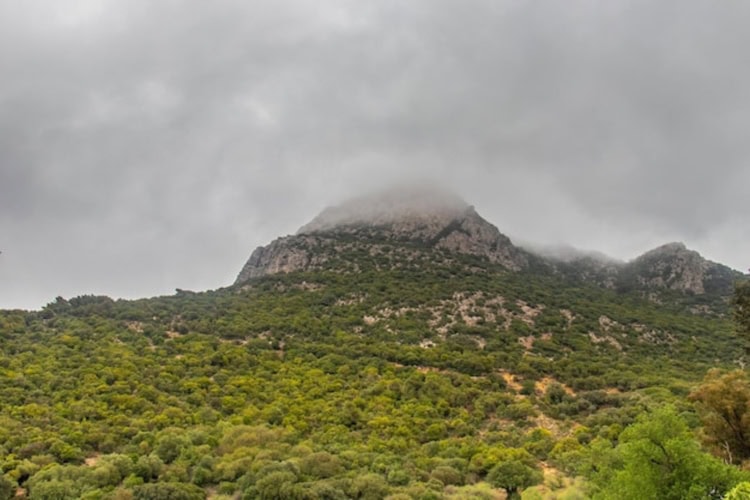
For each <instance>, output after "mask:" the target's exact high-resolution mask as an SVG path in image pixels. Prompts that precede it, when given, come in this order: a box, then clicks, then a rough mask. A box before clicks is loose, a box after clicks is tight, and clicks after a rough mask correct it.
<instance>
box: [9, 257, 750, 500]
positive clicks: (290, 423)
mask: <svg viewBox="0 0 750 500" xmlns="http://www.w3.org/2000/svg"><path fill="white" fill-rule="evenodd" d="M352 251H353V252H355V254H353V255H351V256H349V257H350V259H349V260H348V262H353V261H355V260H356V262H358V265H357V269H356V272H353V271H351V270H349V271H346V272H342V271H341V269H342V263H341V262H337V261H335V260H331V262H329V263H328V267H327V268H325V269H321V270H319V271H315V272H299V273H292V274H287V275H277V276H269V277H264V278H258V279H254V280H251V281H249V282H247V283H245V284H243V285H238V286H233V287H230V288H226V289H221V290H217V291H210V292H201V293H194V292H189V291H182V290H178V291H177V293H176V294H175V295H173V296H169V297H159V298H153V299H143V300H134V301H125V300H117V301H114V300H111V299H109V298H107V297H96V296H82V297H76V298H72V299H69V300H65V299H63V298H58V299H57V300H55V301H54V302H52V303H50V304H49V305H47V306H46V307H45V308H43V309H42V310H41V311H32V312H26V311H2V312H0V339H1V342H0V402H1V403H2V406H0V467H2V476H0V498H12V497H14V496H17V497H27V498H32V499H67V498H86V499H129V498H133V499H161V498H164V499H193V498H195V499H202V498H214V499H222V498H223V499H229V498H248V499H249V498H261V499H284V498H291V499H318V498H321V499H345V498H357V499H380V498H389V499H392V500H395V499H412V498H413V499H440V498H452V499H463V498H466V499H468V498H480V499H481V498H486V499H496V498H497V499H501V498H505V497H506V496H508V497H511V498H518V497H521V498H524V499H548V498H549V499H551V498H559V499H569V500H572V499H583V498H618V499H627V498H632V499H648V498H659V499H679V498H696V499H698V498H723V497H724V496H725V495H728V496H727V498H747V497H746V496H742V495H743V493H742V492H743V491H748V490H747V485H746V484H743V481H749V480H750V474H749V473H748V472H746V471H745V467H743V464H744V461H745V460H747V459H750V411H749V410H750V409H749V408H748V403H749V402H750V382H748V379H747V376H746V374H745V372H744V371H742V370H737V368H738V364H741V363H742V360H743V359H745V358H744V357H743V356H744V347H745V346H746V343H745V339H746V337H747V336H748V335H749V334H748V323H749V322H748V321H747V311H748V307H747V286H746V285H739V286H738V291H737V293H736V296H735V301H734V302H735V303H734V311H735V313H736V314H735V318H734V319H735V320H733V316H732V314H731V311H732V309H731V305H730V304H728V303H726V302H725V301H723V300H721V299H716V298H714V299H711V300H712V301H713V302H711V303H710V305H711V308H710V310H708V312H705V313H702V314H698V313H695V312H694V311H693V312H691V308H692V309H694V308H695V306H696V305H705V304H704V303H705V302H706V301H707V300H708V299H707V298H705V297H683V296H680V297H675V299H676V300H670V299H669V297H668V296H664V297H661V298H660V300H658V301H655V300H652V299H650V298H649V297H646V296H644V295H643V294H639V293H635V292H633V293H629V292H622V291H620V292H617V291H613V290H607V289H603V288H600V287H595V286H590V285H586V284H583V283H578V284H576V283H575V282H571V281H570V280H563V278H562V277H559V276H557V277H556V276H554V275H549V274H544V273H539V272H534V271H533V270H529V271H526V272H517V273H514V272H507V271H506V270H504V269H502V268H500V267H496V266H493V265H491V264H489V263H487V262H485V261H482V260H481V259H479V258H471V257H457V256H449V255H447V254H446V255H443V256H442V257H443V258H442V260H441V259H437V260H435V261H434V262H439V265H438V264H433V265H426V263H425V262H424V261H420V260H419V259H416V260H407V261H405V263H404V262H401V263H400V264H399V265H394V263H393V262H392V260H391V259H392V258H393V257H392V254H382V255H375V256H373V255H370V254H368V253H366V252H361V253H357V252H358V251H357V250H352ZM344 268H345V266H344ZM737 325H739V326H737ZM732 370H734V371H732ZM728 416H730V417H731V418H728ZM745 432H747V434H748V435H747V436H745ZM733 488H734V491H732V492H730V490H732V489H733Z"/></svg>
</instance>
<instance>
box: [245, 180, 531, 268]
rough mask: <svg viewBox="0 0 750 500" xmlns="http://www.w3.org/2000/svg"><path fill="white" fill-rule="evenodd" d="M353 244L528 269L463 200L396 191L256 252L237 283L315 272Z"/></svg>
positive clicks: (320, 219) (331, 214) (356, 203)
mask: <svg viewBox="0 0 750 500" xmlns="http://www.w3.org/2000/svg"><path fill="white" fill-rule="evenodd" d="M352 238H356V239H357V240H358V241H360V242H362V243H365V242H377V243H383V242H391V243H397V244H398V243H411V244H416V245H419V246H420V247H426V248H437V249H443V250H447V251H450V252H457V253H461V254H468V255H475V256H479V257H484V258H486V259H487V260H488V261H489V262H492V263H495V264H500V265H502V266H504V267H506V268H507V269H510V270H520V269H523V268H524V267H526V266H527V265H528V255H527V254H526V252H524V251H523V250H521V249H519V248H517V247H516V246H514V245H513V243H512V242H511V241H510V239H509V238H508V237H507V236H505V235H503V234H501V233H500V231H498V229H497V228H496V227H495V226H493V225H492V224H490V223H489V222H487V221H486V220H485V219H483V218H482V217H481V216H480V215H479V214H478V213H477V212H476V210H474V207H472V206H470V205H468V204H466V203H465V202H464V201H463V200H461V199H460V198H457V197H456V196H454V195H452V194H449V193H446V192H444V191H440V190H435V189H398V190H389V191H387V192H383V193H379V194H376V195H372V196H367V197H362V198H356V199H353V200H350V201H348V202H346V203H343V204H341V205H339V206H336V207H331V208H327V209H325V210H324V211H323V212H322V213H321V214H320V215H318V216H317V217H315V218H314V219H313V220H312V221H311V222H310V223H309V224H306V225H305V226H303V227H302V228H300V230H299V231H298V232H297V234H296V235H294V236H287V237H284V238H279V239H277V240H275V241H273V242H272V243H271V244H270V245H268V246H265V247H259V248H257V249H256V250H255V251H254V252H253V253H252V255H251V256H250V259H249V260H248V261H247V263H246V264H245V266H244V267H243V269H242V271H241V272H240V274H239V276H238V277H237V280H236V282H235V283H241V282H244V281H246V280H248V279H250V278H254V277H258V276H263V275H267V274H276V273H284V272H292V271H299V270H307V269H314V268H316V267H318V266H319V265H321V264H322V263H324V262H326V261H327V260H328V257H329V256H328V255H327V254H326V251H329V252H330V251H335V249H336V245H335V244H330V243H331V242H332V241H336V240H340V241H341V240H345V239H352ZM323 247H325V249H323Z"/></svg>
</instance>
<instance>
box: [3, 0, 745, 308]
mask: <svg viewBox="0 0 750 500" xmlns="http://www.w3.org/2000/svg"><path fill="white" fill-rule="evenodd" d="M748 21H750V5H745V4H744V3H740V2H735V3H729V2H723V3H718V2H691V1H688V2H684V1H682V2H676V1H675V2H645V1H629V2H625V1H613V2H594V1H579V2H553V1H549V2H541V1H532V2H512V1H507V2H489V1H487V2H483V1H468V2H455V1H435V0H431V1H426V0H425V1H412V2H395V1H378V2H347V1H344V0H338V1H335V0H331V1H321V2H303V1H267V2H262V1H251V2H240V1H231V0H220V1H213V2H197V1H187V0H182V1H181V0H171V1H164V2H151V1H145V0H133V1H127V2H125V1H116V0H110V1H84V0H78V1H71V2H65V5H62V3H61V2H52V1H49V2H46V1H33V0H31V1H24V2H20V1H12V0H8V1H5V2H1V3H0V74H2V79H1V80H0V223H1V224H2V225H1V226H0V250H2V251H3V254H1V255H0V306H5V307H9V306H28V307H38V306H39V305H41V304H43V303H44V302H46V301H49V300H52V299H53V298H54V296H55V295H59V294H62V295H65V296H70V295H74V294H78V293H107V294H112V295H115V296H141V295H148V294H156V293H168V292H170V291H171V290H172V289H173V288H175V287H181V288H195V289H203V288H208V287H211V288H213V287H217V286H222V285H224V284H228V283H230V282H231V281H232V280H233V278H234V274H235V273H236V272H237V271H238V270H239V268H240V267H241V265H242V263H243V261H244V259H245V258H246V256H247V254H248V253H249V252H250V250H251V249H252V247H254V246H255V245H259V244H264V243H266V242H267V241H268V240H270V239H271V238H273V237H275V236H278V235H281V234H284V233H289V232H293V231H295V230H296V229H297V228H298V227H299V226H301V225H302V224H304V223H305V222H307V221H308V220H309V219H311V218H312V217H313V216H314V215H315V214H316V213H317V212H318V211H319V210H320V209H322V208H323V207H324V206H325V205H328V204H332V203H336V202H338V201H340V200H342V199H344V198H348V197H350V196H351V195H352V194H353V192H355V193H356V192H357V191H360V190H363V189H369V188H372V187H373V186H382V185H387V184H389V183H392V182H394V181H402V180H412V179H415V178H416V179H420V178H430V179H437V180H438V181H440V182H442V183H443V184H445V185H449V186H453V187H455V188H456V189H457V190H458V191H459V192H460V194H462V195H463V196H464V197H465V198H466V199H467V201H468V202H469V203H473V204H475V205H477V208H478V210H479V211H480V213H482V214H483V215H485V216H486V218H488V219H489V220H491V221H492V222H494V223H495V224H497V225H498V226H499V227H500V229H501V230H502V231H504V232H507V233H509V234H510V235H511V236H514V237H519V238H524V239H527V240H532V241H537V242H540V243H559V242H567V243H570V244H573V245H578V246H583V247H588V248H596V249H599V250H602V251H604V252H606V253H610V254H612V255H614V256H617V257H621V258H629V257H633V256H634V255H635V254H636V253H638V252H641V251H644V250H646V249H648V248H649V247H651V246H655V245H657V244H659V243H662V242H663V241H664V240H669V239H679V240H684V241H686V242H687V243H688V245H689V246H692V247H694V248H696V249H698V250H700V251H702V252H703V253H705V254H707V255H708V256H709V257H712V258H714V259H717V260H721V261H724V262H727V263H729V264H731V265H734V266H736V267H742V268H743V269H744V268H745V267H746V266H747V260H746V259H747V257H746V255H745V254H743V250H744V249H746V248H748V247H749V246H750V229H748V227H750V226H749V225H748V224H747V223H746V213H747V211H746V209H745V205H746V202H745V200H744V198H745V197H746V196H745V193H746V191H747V186H748V184H749V183H750V169H748V168H747V165H746V164H747V161H748V158H749V157H750V141H749V140H748V139H750V138H749V137H748V135H749V132H748V130H750V129H749V128H748V123H747V122H748V116H749V112H750V85H748V82H749V80H750V78H749V77H750V60H749V59H750V56H749V55H748V53H747V51H746V50H745V47H747V46H748V43H749V42H750V33H748V31H747V30H746V26H747V24H748Z"/></svg>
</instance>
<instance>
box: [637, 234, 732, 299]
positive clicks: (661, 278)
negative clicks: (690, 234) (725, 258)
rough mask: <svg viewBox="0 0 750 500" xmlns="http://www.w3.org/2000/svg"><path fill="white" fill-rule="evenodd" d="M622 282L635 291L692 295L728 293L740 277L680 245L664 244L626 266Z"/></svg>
mask: <svg viewBox="0 0 750 500" xmlns="http://www.w3.org/2000/svg"><path fill="white" fill-rule="evenodd" d="M622 275H623V282H625V283H626V284H628V285H630V286H634V287H636V288H645V289H669V290H676V291H680V292H686V293H691V294H696V295H699V294H704V293H714V292H717V293H722V294H725V293H726V294H728V293H731V290H732V287H733V284H734V281H735V280H736V279H738V278H739V277H741V276H742V273H740V272H737V271H734V270H732V269H730V268H728V267H726V266H724V265H722V264H717V263H716V262H711V261H710V260H707V259H704V258H703V257H702V256H701V255H700V254H699V253H698V252H696V251H694V250H689V249H688V248H686V247H685V245H684V244H683V243H667V244H666V245H662V246H660V247H658V248H655V249H653V250H651V251H649V252H646V253H645V254H643V255H641V256H640V257H638V258H637V259H635V260H633V261H631V262H629V263H628V264H627V265H626V266H625V268H624V269H623V270H622Z"/></svg>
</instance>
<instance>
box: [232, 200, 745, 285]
mask: <svg viewBox="0 0 750 500" xmlns="http://www.w3.org/2000/svg"><path fill="white" fill-rule="evenodd" d="M396 247H398V248H396ZM355 248H357V249H360V250H364V251H365V252H367V253H369V254H373V253H393V252H399V251H400V252H401V253H405V254H406V255H409V256H410V257H411V258H412V259H418V258H419V257H420V256H422V257H423V256H425V255H426V254H431V255H433V257H434V255H435V253H434V251H435V250H442V251H447V252H449V253H450V252H454V253H457V254H463V255H471V256H475V257H479V258H482V259H486V260H487V261H488V262H490V263H493V264H499V265H500V266H502V267H503V268H505V269H507V270H509V271H522V270H527V269H529V267H533V268H535V269H536V270H537V271H538V272H542V273H553V274H559V275H562V276H565V277H566V278H568V279H573V280H577V281H583V282H586V283H590V284H596V285H599V286H602V287H605V288H613V289H619V290H637V291H641V292H643V293H659V292H663V291H676V292H680V293H685V294H690V295H704V294H709V295H712V296H716V297H726V296H728V295H730V294H731V293H732V289H733V286H734V282H735V281H736V280H737V279H740V278H742V276H743V275H742V273H740V272H738V271H734V270H732V269H730V268H729V267H727V266H724V265H722V264H718V263H715V262H711V261H709V260H706V259H704V258H703V257H702V256H701V255H700V254H698V253H697V252H695V251H693V250H689V249H687V248H686V247H685V245H684V244H682V243H668V244H666V245H663V246H660V247H658V248H656V249H653V250H651V251H649V252H646V253H645V254H643V255H641V256H639V257H637V258H635V259H633V260H632V261H629V262H622V261H618V260H615V259H611V258H609V257H607V256H606V255H604V254H602V253H599V252H583V251H580V250H577V249H575V248H572V247H555V248H550V247H547V248H545V247H536V248H535V247H532V248H531V249H528V250H527V249H524V248H522V247H519V246H516V245H514V244H513V243H512V242H511V240H510V238H508V237H507V236H505V235H504V234H502V233H500V231H499V230H498V229H497V228H496V227H495V226H494V225H492V224H491V223H489V222H488V221H486V220H485V219H484V218H482V217H481V216H480V215H479V214H478V213H477V212H476V211H475V209H474V207H472V206H470V205H469V204H467V203H466V202H465V201H463V200H462V199H460V198H458V197H457V196H456V195H454V194H452V193H450V192H447V191H444V190H440V189H434V188H413V187H412V188H408V189H407V188H399V189H391V190H386V191H382V192H378V193H375V194H371V195H368V196H363V197H358V198H354V199H351V200H349V201H347V202H345V203H343V204H341V205H338V206H335V207H329V208H326V209H325V210H324V211H323V212H322V213H320V214H319V215H318V216H317V217H315V218H314V219H313V220H312V221H311V222H309V223H308V224H306V225H304V226H302V227H301V228H300V229H299V231H298V232H297V234H296V235H293V236H286V237H283V238H279V239H277V240H275V241H273V242H272V243H270V244H269V245H267V246H263V247H258V248H257V249H256V250H255V251H254V252H253V253H252V254H251V256H250V258H249V259H248V261H247V263H246V264H245V265H244V266H243V268H242V270H241V271H240V273H239V275H238V276H237V279H236V280H235V284H239V283H243V282H245V281H247V280H249V279H251V278H257V277H260V276H265V275H269V274H276V273H290V272H295V271H309V270H315V269H323V268H326V267H327V266H329V265H331V263H332V262H336V265H338V266H339V268H340V269H348V270H356V269H357V268H358V266H359V265H360V263H361V262H360V256H359V255H355V258H354V260H353V261H349V262H346V263H344V262H342V261H341V260H340V259H339V257H340V256H341V255H342V254H345V253H346V251H351V250H353V249H355ZM439 260H440V259H433V264H435V263H437V262H438V261H439Z"/></svg>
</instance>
